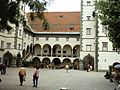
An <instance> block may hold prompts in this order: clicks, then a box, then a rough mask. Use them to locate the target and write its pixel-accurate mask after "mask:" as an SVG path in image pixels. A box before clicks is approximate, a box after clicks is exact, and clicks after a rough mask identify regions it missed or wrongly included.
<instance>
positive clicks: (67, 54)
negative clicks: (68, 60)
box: [63, 45, 72, 57]
mask: <svg viewBox="0 0 120 90" xmlns="http://www.w3.org/2000/svg"><path fill="white" fill-rule="evenodd" d="M71 56H72V48H71V46H70V45H65V46H64V47H63V57H71Z"/></svg>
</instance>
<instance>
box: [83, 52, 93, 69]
mask: <svg viewBox="0 0 120 90" xmlns="http://www.w3.org/2000/svg"><path fill="white" fill-rule="evenodd" d="M83 60H84V70H86V69H87V65H88V64H90V65H91V66H92V67H93V68H92V69H93V70H94V58H93V56H91V55H90V54H88V55H87V56H85V57H84V59H83Z"/></svg>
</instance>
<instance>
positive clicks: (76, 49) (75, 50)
mask: <svg viewBox="0 0 120 90" xmlns="http://www.w3.org/2000/svg"><path fill="white" fill-rule="evenodd" d="M79 56H80V45H75V46H74V47H73V57H79Z"/></svg>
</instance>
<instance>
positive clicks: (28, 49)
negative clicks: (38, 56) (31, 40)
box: [26, 45, 30, 54]
mask: <svg viewBox="0 0 120 90" xmlns="http://www.w3.org/2000/svg"><path fill="white" fill-rule="evenodd" d="M29 51H30V48H29V45H28V46H27V51H26V54H28V53H29Z"/></svg>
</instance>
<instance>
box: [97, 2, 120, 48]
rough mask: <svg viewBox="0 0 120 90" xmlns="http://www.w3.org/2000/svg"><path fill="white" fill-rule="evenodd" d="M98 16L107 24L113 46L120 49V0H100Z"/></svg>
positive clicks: (103, 23)
mask: <svg viewBox="0 0 120 90" xmlns="http://www.w3.org/2000/svg"><path fill="white" fill-rule="evenodd" d="M96 5H97V11H98V17H99V18H100V20H101V22H102V25H106V26H107V30H108V36H109V39H110V41H111V42H112V43H113V47H114V48H116V49H119V50H120V0H99V1H98V2H97V4H96Z"/></svg>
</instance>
